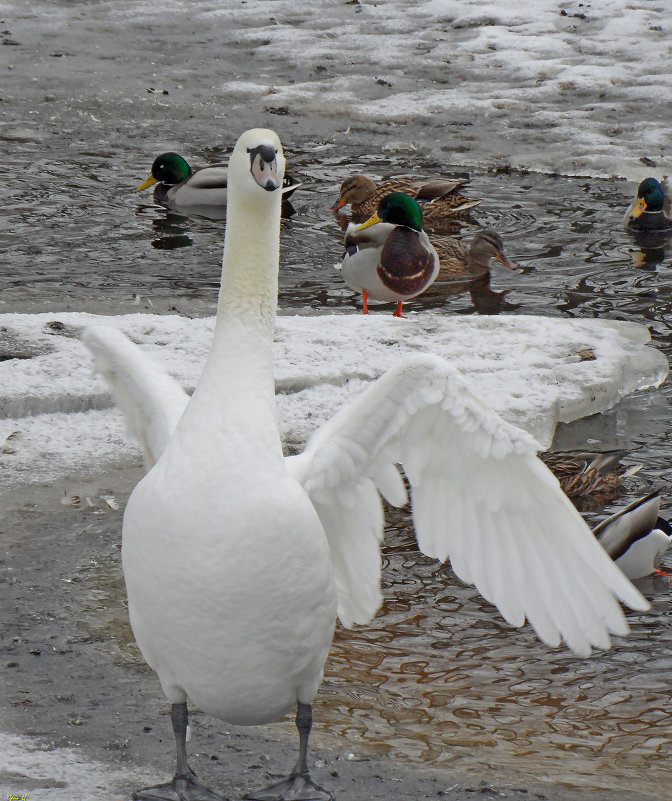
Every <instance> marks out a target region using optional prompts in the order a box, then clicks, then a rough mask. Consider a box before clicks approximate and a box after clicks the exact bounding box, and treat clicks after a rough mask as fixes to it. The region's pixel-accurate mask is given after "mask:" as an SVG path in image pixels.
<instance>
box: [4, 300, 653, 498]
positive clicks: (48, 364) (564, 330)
mask: <svg viewBox="0 0 672 801" xmlns="http://www.w3.org/2000/svg"><path fill="white" fill-rule="evenodd" d="M100 324H103V325H111V326H114V327H118V328H120V329H121V330H122V331H124V332H125V333H126V334H128V336H130V337H131V339H133V340H134V341H135V342H137V343H138V344H140V345H142V346H143V347H144V348H146V350H147V352H148V353H149V354H151V356H152V357H153V358H156V360H157V361H158V362H160V363H161V364H163V365H164V366H165V367H166V369H168V370H169V372H170V373H172V374H173V375H174V376H175V377H176V378H177V379H178V380H179V381H180V382H181V383H182V384H183V385H184V386H185V388H187V389H188V390H191V389H193V387H194V386H195V384H196V381H197V380H198V376H199V374H200V370H201V367H202V365H203V361H204V359H205V355H206V353H207V352H208V349H209V346H210V340H211V336H212V328H213V318H208V319H195V320H189V319H186V318H184V317H179V316H159V315H147V314H137V315H127V316H118V317H101V316H97V315H92V314H85V313H74V312H67V313H54V314H40V315H21V314H4V315H0V346H2V349H3V355H4V357H5V359H4V361H0V387H2V389H0V441H4V440H5V438H6V437H8V436H9V437H10V439H9V440H7V442H5V444H4V448H3V452H1V453H0V470H1V472H2V474H3V477H4V481H5V482H6V483H11V482H12V481H15V480H17V479H19V480H21V481H29V482H35V481H43V480H49V479H53V478H55V477H56V476H58V475H61V474H63V473H65V472H67V471H69V470H74V469H81V468H86V467H87V466H88V467H92V466H96V467H104V466H105V464H114V463H118V462H123V461H124V459H127V458H128V457H129V455H130V456H131V457H132V458H137V454H138V450H137V447H136V446H135V444H134V443H133V442H132V441H131V440H130V439H129V438H128V436H127V435H126V434H125V431H124V424H123V420H122V419H121V415H120V413H119V412H118V410H116V409H115V408H111V407H112V401H111V398H110V396H109V393H108V392H107V388H106V387H105V384H104V382H103V381H102V379H100V378H99V377H97V376H94V375H93V374H92V369H91V360H90V358H89V355H88V351H87V350H86V349H85V347H84V346H83V345H82V344H81V342H80V341H79V336H80V334H81V331H82V330H83V328H85V327H86V326H88V325H100ZM648 340H649V333H648V330H647V329H646V328H645V327H644V326H641V325H638V324H634V323H624V322H617V321H603V320H596V319H585V320H577V319H564V318H541V317H533V316H517V317H514V316H506V315H500V316H496V317H490V316H487V317H478V316H469V317H463V316H459V317H449V316H446V315H444V314H433V313H423V314H418V315H412V316H411V317H410V318H409V319H408V320H397V319H394V318H392V317H391V316H390V315H382V314H371V315H369V316H368V317H365V316H363V315H347V314H342V315H324V316H313V317H301V316H297V317H279V318H278V325H277V332H276V342H275V375H276V386H277V393H278V395H277V397H278V411H279V416H280V430H281V434H282V438H283V441H284V442H285V443H286V444H287V445H288V446H290V447H296V446H300V445H301V444H302V443H303V442H304V441H305V439H306V437H308V436H309V434H310V433H311V432H312V431H313V430H314V429H315V428H316V427H317V426H319V425H320V424H321V423H322V422H323V421H324V420H326V419H328V418H329V417H330V416H331V415H332V414H333V413H334V411H335V410H336V409H338V408H339V406H340V405H341V404H342V403H344V402H345V401H346V400H347V399H348V398H350V397H352V396H354V395H355V394H356V393H357V392H359V391H361V389H362V387H363V386H364V385H365V384H366V382H368V381H370V380H372V379H374V378H376V377H377V376H379V375H380V374H381V373H382V372H383V371H384V370H386V369H388V368H389V367H390V366H392V364H394V362H395V361H396V360H397V359H399V357H400V356H401V355H402V354H404V353H409V352H417V351H424V352H431V353H435V354H438V355H440V356H442V357H444V358H445V359H447V360H448V361H449V362H450V363H451V364H453V365H454V366H456V367H457V368H458V369H459V370H460V371H462V372H463V373H464V374H465V375H466V376H468V377H469V380H470V381H471V384H472V388H473V389H474V391H475V392H476V393H477V394H478V395H479V396H480V397H481V398H482V399H483V400H484V401H486V402H487V403H489V404H490V405H491V406H492V407H493V408H495V409H496V410H497V411H498V412H499V413H500V414H502V415H503V416H504V417H505V418H506V419H508V420H510V421H511V422H514V423H516V424H518V425H520V426H521V427H523V428H525V429H527V430H528V431H530V432H531V433H532V434H533V435H534V436H535V437H536V438H537V439H538V440H539V442H540V444H541V446H542V447H544V448H545V447H548V445H549V444H550V441H551V439H552V437H553V432H554V430H555V427H556V425H557V423H558V422H570V421H572V420H575V419H578V418H580V417H584V416H586V415H589V414H594V413H596V412H600V411H605V410H606V409H609V408H611V407H612V406H613V405H615V404H616V403H618V401H619V400H620V399H621V398H622V397H624V396H625V395H627V394H629V393H631V392H633V391H635V390H638V389H644V388H647V387H652V386H657V385H658V384H660V383H661V382H662V381H663V379H664V378H665V376H666V375H667V369H668V366H667V359H666V358H665V356H664V355H663V354H662V353H661V352H660V351H658V350H656V349H654V348H652V347H650V346H647V345H646V343H647V342H648ZM10 356H14V357H15V358H8V357H10Z"/></svg>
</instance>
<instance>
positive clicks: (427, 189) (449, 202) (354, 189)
mask: <svg viewBox="0 0 672 801" xmlns="http://www.w3.org/2000/svg"><path fill="white" fill-rule="evenodd" d="M468 183H469V181H468V179H465V178H458V179H456V180H455V179H446V178H437V179H434V180H432V181H427V182H425V183H422V182H421V181H418V179H417V178H392V179H390V180H388V181H385V182H383V183H382V184H380V185H377V184H375V183H374V182H373V181H372V180H371V179H370V178H367V176H366V175H351V176H350V177H349V178H346V179H345V181H343V183H342V184H341V188H340V191H339V194H338V200H337V201H336V203H335V204H334V205H333V206H332V207H331V209H330V211H338V210H339V209H342V208H343V207H344V206H347V205H349V206H350V211H351V212H352V220H353V222H364V221H365V220H367V219H368V218H369V217H371V215H372V214H374V213H375V211H376V209H377V208H378V204H379V203H380V201H381V200H382V199H383V198H384V197H385V196H386V195H390V194H392V193H393V192H403V193H404V194H407V195H411V197H413V198H414V199H415V200H417V201H418V202H419V203H420V204H421V205H422V211H423V216H424V221H425V226H426V227H427V229H428V230H431V231H441V230H444V229H445V228H450V227H451V224H452V223H454V222H455V220H462V219H465V218H467V217H468V214H467V212H468V211H469V209H473V208H474V206H478V204H479V203H480V202H481V201H480V200H470V199H469V198H468V197H465V195H463V194H461V193H460V192H459V191H458V190H460V189H461V188H462V187H463V186H464V185H465V184H468Z"/></svg>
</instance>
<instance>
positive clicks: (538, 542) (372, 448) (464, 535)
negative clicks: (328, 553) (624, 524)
mask: <svg viewBox="0 0 672 801" xmlns="http://www.w3.org/2000/svg"><path fill="white" fill-rule="evenodd" d="M538 450H539V446H538V445H537V443H536V442H535V441H534V440H533V439H532V438H531V437H530V436H529V435H528V434H526V433H525V432H524V431H522V430H520V429H518V428H517V427H515V426H513V425H510V424H508V423H506V422H505V421H504V420H502V419H501V418H500V417H499V416H498V415H497V414H496V413H495V412H493V411H492V409H490V408H489V407H488V406H487V405H485V404H484V403H482V402H481V401H480V400H479V399H478V398H477V397H476V396H475V395H474V394H473V393H472V392H471V391H470V390H469V388H468V386H467V384H466V382H465V381H464V379H463V378H462V377H461V376H460V374H459V373H458V372H457V371H456V370H454V369H452V368H451V367H450V366H449V365H447V364H445V362H443V361H442V360H441V359H438V358H435V357H432V356H415V357H411V358H409V359H406V360H405V361H404V362H402V363H400V365H399V366H397V367H396V368H394V369H393V370H390V371H389V372H388V373H386V374H385V375H384V376H382V377H381V378H380V379H379V380H378V381H377V382H375V383H374V384H373V385H372V386H371V387H369V388H368V389H367V390H366V391H365V392H363V393H362V395H361V396H360V397H359V398H358V399H357V400H356V401H355V402H354V403H353V404H351V405H350V406H348V407H347V408H345V409H343V410H341V411H340V412H339V413H338V414H337V415H335V416H334V417H333V418H332V419H331V420H330V421H329V422H328V423H326V424H325V425H324V426H322V428H320V429H319V430H318V431H317V432H316V433H315V434H314V435H313V437H312V438H311V440H310V442H309V443H308V445H307V447H306V449H305V451H304V453H303V454H302V455H301V456H298V457H292V460H291V461H292V465H291V469H292V472H293V473H294V475H295V476H296V477H297V478H298V479H299V480H300V481H301V483H302V484H303V486H304V487H305V488H306V490H307V491H308V493H309V494H310V496H311V498H313V500H314V501H315V502H316V509H317V512H318V514H319V515H320V518H321V520H322V522H323V525H324V527H325V530H326V533H327V537H328V539H329V543H330V547H331V548H332V550H333V551H337V552H338V554H339V556H338V559H337V560H335V570H336V574H337V584H338V587H339V616H341V619H342V620H343V622H344V623H345V624H346V625H348V624H350V623H352V622H358V623H363V622H367V620H368V619H370V618H371V617H372V616H373V614H375V611H376V608H377V604H378V603H379V602H380V595H379V589H378V586H379V581H380V562H379V560H376V563H375V569H374V567H373V563H374V560H373V558H372V553H373V549H374V547H377V543H378V540H379V538H380V536H381V530H380V526H382V521H381V522H380V523H379V524H378V523H375V521H376V520H378V519H379V518H378V517H376V514H375V513H374V506H375V505H376V504H378V500H377V498H374V494H373V493H371V492H370V491H369V490H368V489H367V491H363V490H362V491H361V492H360V488H361V487H362V486H364V484H366V486H367V487H369V484H368V483H367V482H369V481H370V482H372V483H376V484H377V486H378V487H379V489H380V490H384V491H385V494H386V497H387V498H388V500H390V501H391V502H393V503H397V504H402V503H403V502H404V500H405V493H402V492H401V490H402V489H403V487H402V486H400V479H399V477H398V474H397V477H396V478H395V477H394V475H393V473H392V472H391V470H392V469H393V468H394V465H395V464H396V463H400V464H402V465H403V467H404V471H405V473H406V476H407V477H408V480H409V482H410V484H411V488H412V502H413V522H414V525H415V530H416V535H417V538H418V544H419V547H420V550H421V551H422V552H423V553H425V554H427V555H428V556H433V557H435V558H437V559H440V560H442V561H443V560H445V559H446V558H448V557H449V558H450V559H451V563H452V566H453V569H454V570H455V572H456V573H457V575H458V576H459V577H460V578H461V579H462V580H463V581H465V582H468V583H473V584H475V585H476V586H477V587H478V589H479V591H480V592H481V593H482V594H483V595H484V597H485V598H487V599H488V600H489V601H491V602H492V603H494V604H495V605H496V606H497V607H498V608H499V609H500V611H501V612H502V615H503V616H504V618H505V619H506V620H507V621H508V622H509V623H511V624H513V625H516V626H520V625H522V624H523V622H524V621H525V619H526V618H527V619H528V620H529V622H530V623H531V624H532V626H533V627H534V629H535V630H536V632H537V634H538V635H539V637H540V638H541V639H542V640H543V641H544V642H547V643H549V644H552V645H557V644H558V643H559V642H560V640H561V639H564V640H565V641H566V642H567V644H568V645H569V646H570V647H571V648H572V649H573V650H574V651H576V652H577V653H579V654H588V653H590V649H591V646H593V645H595V646H598V647H603V648H604V647H608V645H609V632H612V633H617V634H623V633H625V632H626V631H627V624H626V623H625V619H624V617H623V613H622V611H621V608H620V606H619V604H618V603H617V601H616V598H620V599H621V600H622V601H624V602H625V603H627V604H628V605H629V606H631V607H632V608H633V609H646V608H648V604H647V602H646V601H645V599H644V598H643V597H642V596H641V595H640V593H639V592H638V591H637V590H636V589H635V588H634V587H633V586H632V585H631V584H630V582H629V581H628V580H627V579H626V578H625V577H624V576H623V574H622V573H621V571H620V570H619V569H618V568H617V567H616V566H615V565H614V564H613V562H612V561H611V560H610V559H609V558H608V557H607V555H606V554H605V552H604V550H603V549H602V548H601V546H600V545H599V544H598V543H597V541H596V540H595V538H594V537H593V535H592V533H591V531H590V529H589V528H588V526H587V525H586V524H585V522H584V521H583V519H582V518H581V516H580V515H579V513H578V512H577V511H576V510H575V508H574V507H573V505H572V504H571V502H570V501H569V500H568V498H567V497H566V496H565V495H564V493H563V492H562V491H561V490H560V487H559V484H558V482H557V480H556V479H555V477H554V476H553V474H552V473H551V472H550V471H549V470H548V469H547V468H546V467H545V466H544V465H543V464H542V463H541V462H540V461H539V459H538V458H537V456H536V452H537V451H538ZM346 499H347V500H346ZM376 526H378V528H376Z"/></svg>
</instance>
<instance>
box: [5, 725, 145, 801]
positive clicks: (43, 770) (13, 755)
mask: <svg viewBox="0 0 672 801" xmlns="http://www.w3.org/2000/svg"><path fill="white" fill-rule="evenodd" d="M0 753H1V754H2V756H3V761H4V763H5V765H6V766H7V768H8V771H9V772H1V773H2V777H1V779H0V792H1V793H2V796H1V797H2V798H5V794H7V795H6V797H7V798H9V797H10V796H11V797H13V798H25V799H30V801H73V799H77V798H81V799H84V798H85V799H87V801H124V799H126V798H128V794H127V792H125V791H124V787H127V786H128V783H129V778H130V779H131V781H133V780H135V781H137V782H138V783H139V784H142V783H144V782H146V781H147V779H148V776H149V774H148V773H147V772H146V771H139V770H135V769H133V768H131V767H129V766H128V765H124V766H123V767H119V768H112V767H109V766H107V765H104V764H103V763H102V762H96V761H94V760H90V759H88V758H87V757H85V756H84V754H83V753H82V752H81V751H79V750H78V749H76V748H54V747H53V746H51V745H49V744H48V743H46V742H44V741H40V740H39V739H38V738H35V737H19V736H16V735H12V734H5V733H3V732H0ZM155 778H156V777H151V778H150V781H151V780H155Z"/></svg>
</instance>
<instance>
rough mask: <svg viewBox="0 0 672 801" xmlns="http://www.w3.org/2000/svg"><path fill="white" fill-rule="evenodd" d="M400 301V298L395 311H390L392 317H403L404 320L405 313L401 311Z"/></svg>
mask: <svg viewBox="0 0 672 801" xmlns="http://www.w3.org/2000/svg"><path fill="white" fill-rule="evenodd" d="M402 302H403V301H401V300H399V301H397V308H396V310H395V311H393V312H392V317H403V318H404V320H405V319H406V315H405V314H402V313H401V305H402Z"/></svg>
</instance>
